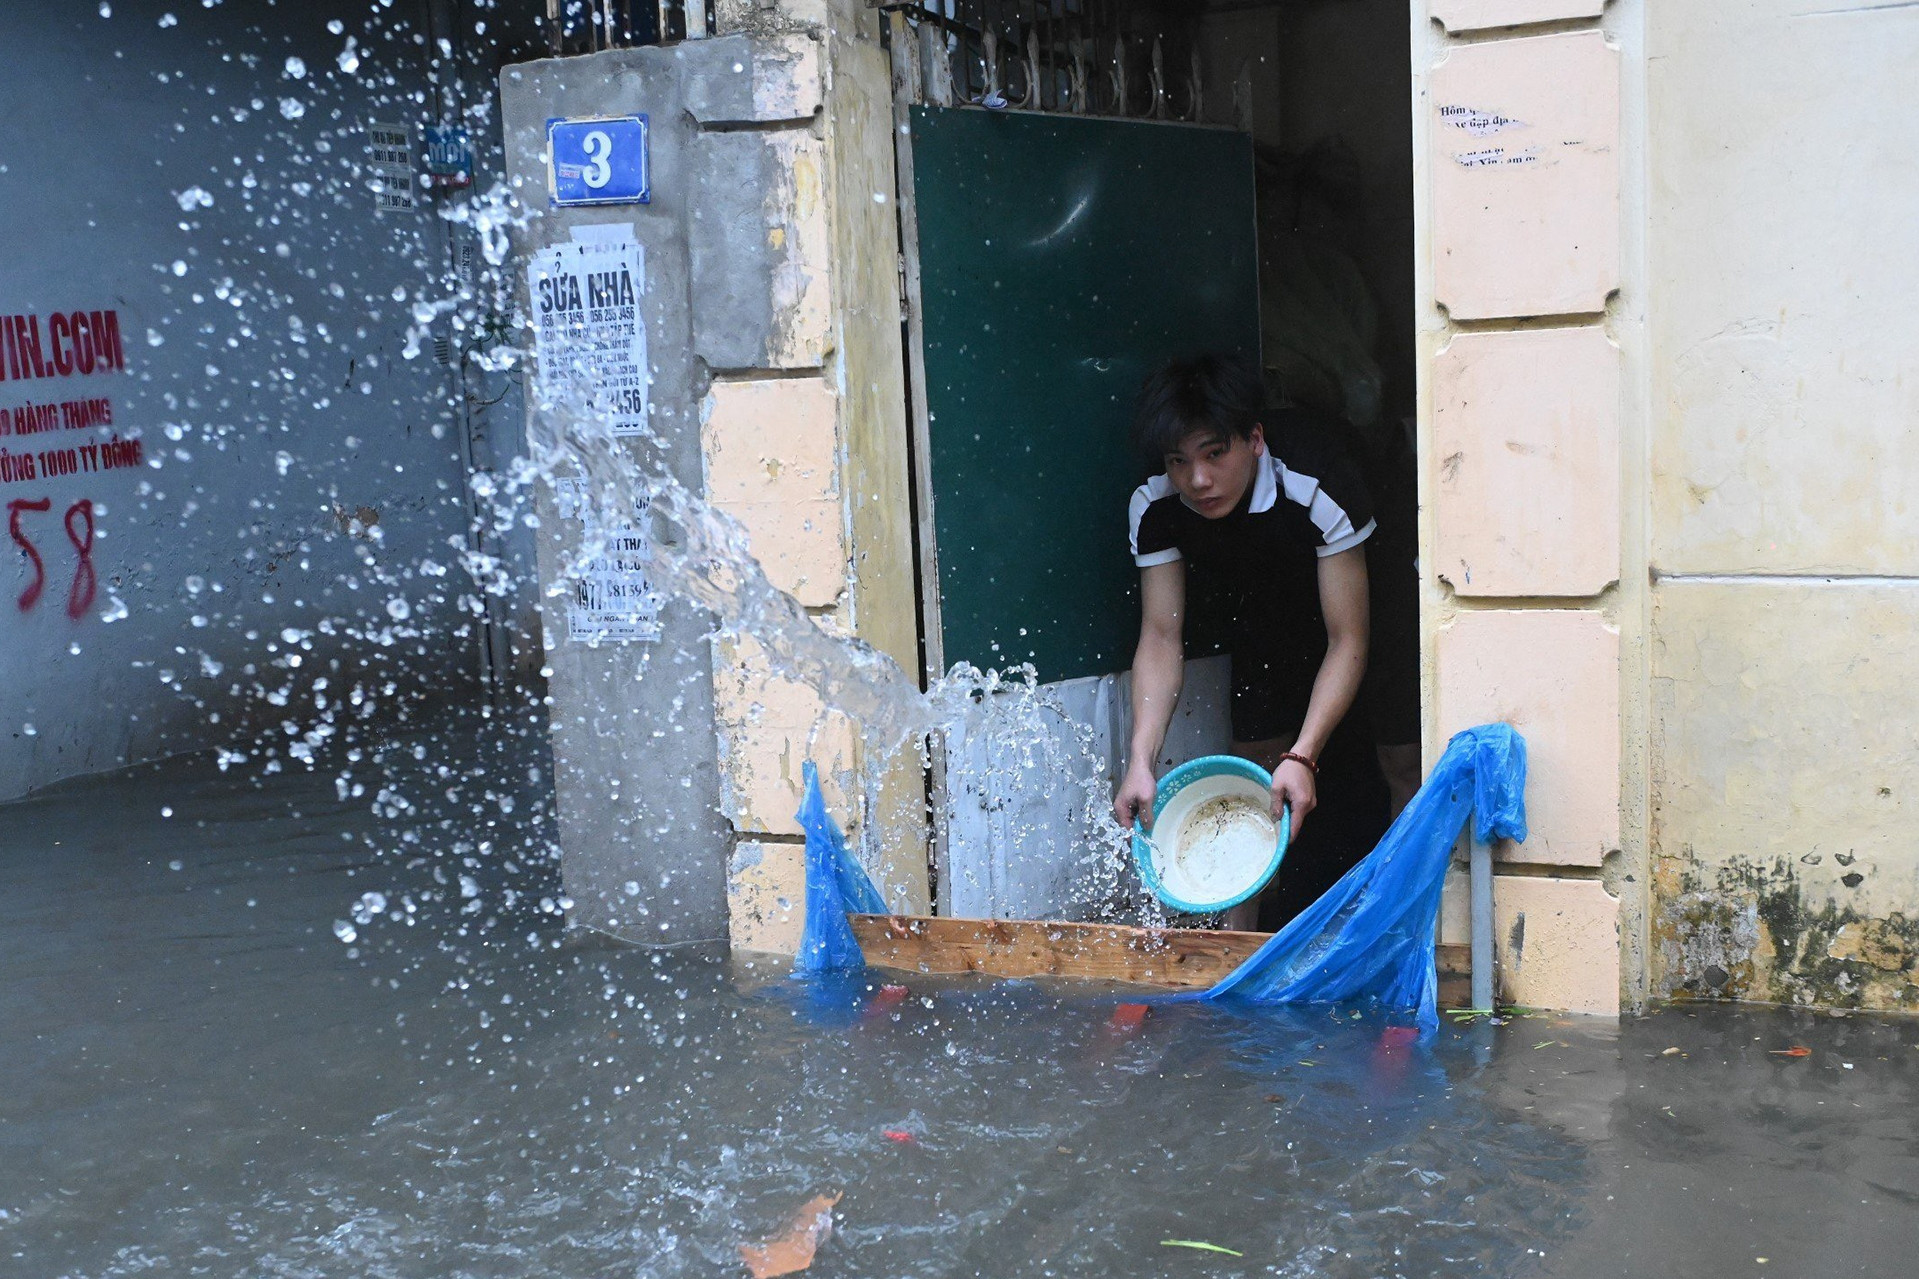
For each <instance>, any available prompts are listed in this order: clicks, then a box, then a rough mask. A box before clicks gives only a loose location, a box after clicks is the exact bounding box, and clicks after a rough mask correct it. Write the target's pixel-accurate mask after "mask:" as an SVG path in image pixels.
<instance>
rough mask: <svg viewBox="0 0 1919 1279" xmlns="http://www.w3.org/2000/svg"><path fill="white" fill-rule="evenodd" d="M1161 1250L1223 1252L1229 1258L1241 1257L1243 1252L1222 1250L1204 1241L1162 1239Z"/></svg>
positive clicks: (1243, 1254) (1160, 1242) (1228, 1249)
mask: <svg viewBox="0 0 1919 1279" xmlns="http://www.w3.org/2000/svg"><path fill="white" fill-rule="evenodd" d="M1159 1246H1160V1247H1162V1248H1192V1249H1194V1250H1195V1251H1197V1252H1223V1253H1225V1254H1226V1255H1227V1256H1229V1257H1243V1256H1245V1255H1246V1254H1245V1253H1243V1252H1234V1251H1233V1250H1232V1249H1231V1248H1222V1247H1220V1246H1219V1245H1218V1244H1216V1243H1207V1242H1206V1241H1205V1240H1204V1239H1162V1240H1160V1241H1159Z"/></svg>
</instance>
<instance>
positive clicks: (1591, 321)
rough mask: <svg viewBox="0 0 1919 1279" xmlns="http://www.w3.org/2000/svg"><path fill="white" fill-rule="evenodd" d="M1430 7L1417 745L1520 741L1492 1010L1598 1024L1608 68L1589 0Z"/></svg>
mask: <svg viewBox="0 0 1919 1279" xmlns="http://www.w3.org/2000/svg"><path fill="white" fill-rule="evenodd" d="M1427 9H1428V14H1429V16H1430V17H1431V18H1432V19H1433V20H1434V21H1433V22H1432V23H1417V24H1416V26H1417V27H1418V28H1419V29H1418V30H1417V31H1416V35H1415V40H1414V58H1415V67H1414V77H1415V82H1416V85H1417V86H1418V90H1419V92H1418V94H1417V97H1416V103H1417V105H1416V109H1415V122H1414V127H1415V130H1416V132H1417V133H1418V135H1419V136H1418V139H1417V146H1416V155H1417V156H1418V159H1417V160H1416V166H1417V176H1418V186H1419V192H1420V198H1419V201H1418V211H1417V219H1418V220H1417V231H1416V256H1417V259H1418V266H1419V300H1420V315H1421V330H1422V331H1421V360H1420V364H1421V368H1420V405H1421V409H1420V457H1421V459H1422V463H1423V474H1422V476H1421V509H1422V527H1421V555H1420V562H1421V565H1422V569H1423V578H1424V586H1423V589H1424V592H1425V606H1424V609H1423V623H1424V625H1423V630H1424V633H1425V636H1426V641H1427V642H1426V646H1425V649H1426V662H1427V664H1428V666H1427V682H1426V687H1427V689H1428V690H1429V693H1430V697H1431V700H1430V701H1429V703H1428V708H1427V709H1428V713H1427V717H1426V719H1427V725H1428V741H1427V749H1428V751H1429V753H1436V752H1437V750H1438V749H1439V748H1440V747H1441V746H1442V745H1443V744H1444V742H1445V740H1446V738H1447V737H1448V736H1450V735H1451V734H1452V733H1454V732H1457V731H1458V730H1460V729H1462V728H1465V727H1468V726H1470V725H1472V724H1476V723H1481V722H1484V721H1488V720H1506V721H1508V722H1510V723H1512V724H1513V725H1514V726H1515V727H1517V728H1518V729H1519V730H1520V732H1521V733H1523V734H1524V735H1525V737H1526V740H1527V744H1528V747H1529V749H1530V760H1531V765H1532V771H1531V778H1530V784H1529V786H1528V790H1527V803H1528V809H1529V813H1530V816H1531V828H1532V830H1531V837H1530V839H1529V840H1528V841H1527V842H1526V843H1525V844H1523V845H1512V844H1502V845H1501V846H1500V847H1498V848H1497V849H1495V856H1496V859H1497V861H1496V869H1497V870H1498V872H1499V873H1498V874H1497V876H1496V880H1495V887H1494V895H1495V918H1496V943H1497V951H1498V959H1499V966H1500V995H1501V997H1502V998H1503V999H1506V1000H1511V1001H1513V1002H1516V1003H1521V1004H1527V1005H1543V1006H1549V1007H1558V1008H1567V1009H1576V1010H1581V1011H1587V1012H1598V1013H1611V1012H1616V1011H1618V1009H1619V1008H1620V1005H1621V992H1622V986H1623V985H1630V984H1631V981H1630V980H1629V979H1625V978H1622V970H1621V963H1620V957H1621V931H1620V930H1621V923H1620V920H1621V910H1620V906H1621V903H1620V899H1619V896H1618V892H1619V889H1620V880H1621V877H1622V870H1621V868H1622V866H1623V865H1624V864H1625V862H1626V860H1628V859H1622V852H1623V850H1625V849H1626V848H1628V847H1629V846H1632V845H1633V844H1635V843H1636V844H1637V845H1638V852H1639V855H1640V857H1641V858H1642V859H1643V831H1642V830H1640V829H1638V828H1636V827H1635V826H1633V825H1631V824H1630V822H1629V818H1632V817H1634V813H1633V810H1632V808H1631V806H1630V805H1628V804H1627V803H1626V802H1625V799H1624V797H1625V796H1626V795H1627V793H1628V791H1629V790H1630V787H1629V785H1628V770H1629V769H1630V768H1632V767H1635V766H1636V763H1637V761H1636V757H1635V759H1634V760H1633V761H1628V760H1627V759H1625V758H1624V757H1623V756H1622V742H1623V741H1624V740H1625V739H1624V736H1623V734H1624V726H1625V725H1626V724H1627V723H1628V719H1629V714H1630V712H1629V706H1630V705H1631V704H1633V703H1634V701H1635V698H1636V697H1638V692H1637V690H1639V689H1642V688H1643V685H1639V684H1636V683H1635V682H1634V680H1633V679H1632V678H1631V676H1630V675H1629V672H1628V663H1627V659H1626V657H1625V656H1624V655H1625V654H1626V653H1628V652H1635V653H1636V652H1637V651H1638V644H1639V636H1640V633H1641V630H1642V626H1641V623H1640V621H1639V615H1640V613H1641V611H1642V610H1643V608H1644V599H1643V590H1642V589H1641V588H1640V586H1639V585H1638V583H1637V580H1635V579H1633V578H1631V577H1629V576H1627V575H1626V574H1625V573H1624V571H1623V570H1624V568H1625V567H1626V566H1627V563H1628V556H1627V554H1626V547H1627V543H1628V538H1627V530H1628V527H1629V521H1628V518H1627V516H1628V511H1629V509H1630V506H1631V501H1632V496H1633V495H1632V494H1631V493H1629V492H1628V488H1627V485H1626V482H1625V479H1624V475H1625V473H1624V471H1623V470H1622V465H1621V459H1622V450H1623V449H1624V448H1625V441H1626V439H1627V438H1628V437H1629V435H1630V434H1631V433H1632V432H1633V431H1634V430H1636V429H1637V423H1636V421H1635V420H1633V419H1632V418H1631V417H1630V415H1629V411H1628V410H1629V397H1628V396H1627V395H1626V393H1625V390H1624V387H1625V380H1624V377H1623V374H1622V367H1623V357H1622V344H1625V343H1629V342H1630V340H1631V339H1630V338H1629V337H1628V338H1625V339H1623V341H1622V335H1621V333H1620V331H1619V327H1620V326H1619V324H1618V320H1617V315H1616V314H1615V312H1616V311H1617V310H1618V307H1619V301H1618V298H1619V290H1620V289H1621V285H1622V280H1623V278H1624V273H1623V268H1622V262H1623V260H1624V259H1623V255H1622V249H1621V215H1620V172H1621V159H1620V157H1621V138H1622V131H1621V125H1620V119H1621V108H1620V101H1621V75H1620V53H1619V50H1618V49H1617V47H1616V46H1615V44H1614V42H1613V40H1612V38H1611V37H1610V35H1609V33H1608V31H1607V30H1604V29H1602V27H1601V26H1600V24H1599V21H1598V19H1599V16H1600V14H1601V12H1602V9H1603V0H1429V3H1428V6H1427ZM1631 527H1632V529H1633V530H1634V531H1636V530H1637V525H1636V524H1632V525H1631ZM1640 580H1643V578H1642V579H1640ZM1640 700H1643V699H1640ZM1643 878H1644V877H1643V876H1640V877H1639V878H1638V880H1637V881H1636V882H1637V883H1638V886H1639V890H1640V891H1642V892H1643ZM1448 918H1449V921H1451V922H1450V923H1449V931H1450V930H1452V929H1457V927H1458V921H1459V912H1458V911H1457V910H1449V912H1448ZM1461 939H1462V940H1463V938H1461Z"/></svg>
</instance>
